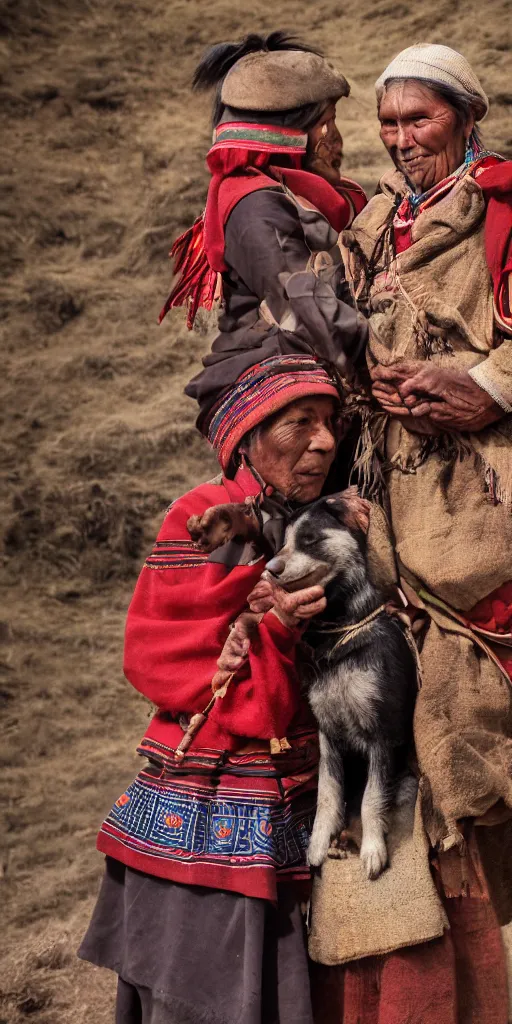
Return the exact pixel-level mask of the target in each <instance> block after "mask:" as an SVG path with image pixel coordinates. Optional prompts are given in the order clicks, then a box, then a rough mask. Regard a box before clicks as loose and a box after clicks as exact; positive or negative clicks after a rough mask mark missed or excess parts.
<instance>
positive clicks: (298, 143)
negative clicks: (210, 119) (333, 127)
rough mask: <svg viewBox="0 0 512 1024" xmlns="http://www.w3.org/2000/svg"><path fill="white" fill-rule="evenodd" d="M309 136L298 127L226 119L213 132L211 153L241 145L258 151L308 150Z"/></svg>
mask: <svg viewBox="0 0 512 1024" xmlns="http://www.w3.org/2000/svg"><path fill="white" fill-rule="evenodd" d="M307 142H308V137H307V135H305V134H304V133H303V132H301V131H299V130H298V129H297V128H280V127H278V126H276V125H272V124H250V123H249V122H247V123H246V122H244V121H226V122H225V124H219V125H218V126H217V127H216V128H215V130H214V133H213V146H212V148H211V150H210V153H214V152H216V151H217V150H218V149H228V148H229V147H230V146H231V147H233V148H235V149H236V148H237V147H240V148H242V149H251V150H256V151H257V152H258V153H265V152H266V153H293V154H299V155H301V154H303V153H305V152H306V146H307Z"/></svg>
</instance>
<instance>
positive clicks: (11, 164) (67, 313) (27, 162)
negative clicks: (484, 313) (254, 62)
mask: <svg viewBox="0 0 512 1024" xmlns="http://www.w3.org/2000/svg"><path fill="white" fill-rule="evenodd" d="M510 15H511V3H510V0H490V2H489V0H488V2H487V3H485V2H484V3H483V4H482V2H481V0H480V2H478V3H477V2H476V0H466V2H465V3H464V4H462V3H461V2H459V0H431V2H430V3H422V4H420V3H416V2H415V0H403V2H402V0H401V2H389V0H345V2H344V3H339V2H337V0H319V2H315V3H310V4H299V3H297V2H291V0H281V2H280V3H279V4H278V5H276V4H271V3H268V2H265V0H254V2H253V4H252V5H247V4H245V3H240V2H238V0H231V2H227V0H168V2H167V3H163V2H162V0H111V2H110V3H105V2H104V0H0V102H1V108H2V110H1V114H0V118H1V129H2V146H1V149H0V191H1V206H0V218H1V219H0V225H1V230H0V296H1V298H0V319H1V327H2V363H1V368H2V373H1V378H0V409H1V418H2V428H3V429H2V437H1V455H2V464H3V469H4V472H3V477H2V480H3V483H2V487H1V489H0V509H1V521H2V534H3V539H2V544H1V549H0V550H1V553H0V559H1V566H2V581H1V587H2V591H1V596H2V612H1V616H0V617H1V622H0V664H1V669H2V675H1V680H2V681H1V683H0V706H1V708H2V751H1V757H2V774H1V782H0V787H1V800H2V806H3V808H4V809H5V820H4V822H3V824H2V827H1V828H0V843H1V852H0V874H1V879H0V902H1V906H2V934H1V938H0V942H1V946H2V957H3V967H2V969H1V970H0V976H1V983H0V986H1V995H0V1024H7V1022H8V1024H20V1022H21V1021H25V1020H27V1019H30V1020H31V1021H33V1022H34V1024H82V1022H85V1021H94V1024H103V1022H105V1024H106V1022H107V1021H110V1020H111V1019H112V1002H113V980H112V979H111V978H110V977H109V976H107V974H106V973H105V974H103V972H101V971H99V970H96V969H94V968H92V967H89V966H88V965H85V964H82V963H79V962H78V961H76V959H75V948H76V946H77V943H78V941H79V938H80V935H81V933H82V931H83V929H84V927H85V924H86V922H87V919H88V916H89V913H90V910H91V907H92V904H93V901H94V895H95V892H96V890H97V886H98V881H99V878H100V874H101V871H102V860H101V857H100V856H99V854H97V853H96V852H95V848H94V840H95V832H96V829H97V826H98V825H99V823H100V821H101V819H102V816H103V815H104V814H105V813H106V812H107V810H108V809H109V807H110V805H111V803H112V802H113V800H114V799H115V798H116V797H117V796H118V794H119V792H120V791H121V790H122V789H123V788H124V786H125V785H126V784H127V782H128V781H129V780H130V779H131V778H132V776H133V775H134V774H135V771H136V770H137V758H136V756H135V754H134V748H135V746H136V743H137V741H138V739H139V738H140V736H141V734H142V732H143V730H144V728H145V725H146V721H147V716H148V713H149V708H148V705H147V704H146V703H145V702H144V701H143V700H142V699H141V698H139V697H138V696H137V695H136V694H135V693H132V692H131V690H130V687H129V686H128V684H127V683H125V681H124V680H123V676H122V672H121V655H122V635H123V625H124V617H125V612H126V607H127V604H128V600H129V597H130V592H131V590H132V587H133V584H134V580H135V578H136V574H137V571H138V567H139V566H140V564H141V561H142V558H143V554H144V552H145V550H146V549H147V548H148V546H149V545H150V544H151V542H152V539H153V536H154V534H155V532H156V530H157V528H158V525H159V522H160V519H161V517H162V515H163V511H164V509H165V507H166V506H167V505H168V503H169V500H170V499H172V498H173V497H174V496H176V495H177V494H179V493H181V492H182V491H183V490H185V489H187V488H188V487H189V486H191V485H193V484H195V483H196V482H198V481H199V480H201V479H202V478H205V477H206V476H207V475H208V474H210V473H211V469H212V459H211V456H210V455H209V453H208V452H207V450H206V448H205V446H204V444H203V442H202V440H201V439H200V438H199V436H196V433H195V429H194V425H193V424H194V408H193V405H192V403H191V402H189V401H188V400H186V399H185V398H184V397H183V394H182V390H183V385H184V384H185V382H186V381H187V379H188V378H189V377H190V376H191V375H192V374H193V372H194V371H195V370H196V368H197V366H198V363H199V359H200V356H201V353H202V351H203V350H204V348H205V338H204V336H201V335H200V334H189V333H188V332H187V331H186V330H185V328H184V325H183V317H182V316H181V315H180V314H177V315H173V316H171V317H169V318H168V319H167V320H166V321H165V323H164V325H163V326H161V327H157V326H156V318H157V314H158V311H159V309H160V306H161V304H162V302H163V299H164V298H165V296H166V293H167V288H168V282H169V276H170V271H169V266H168V263H167V259H166V257H167V252H168V249H169V246H170V243H171V242H172V240H173V239H174V237H175V236H176V235H177V234H178V233H179V232H181V231H182V230H183V229H184V228H185V227H187V226H188V225H189V223H190V222H191V220H192V219H193V218H194V217H195V216H196V215H197V213H198V212H199V211H200V210H201V207H202V204H203V202H204V197H205V191H206V185H207V177H206V173H205V171H204V166H203V164H204V154H205V151H206V149H207V146H208V137H209V127H208V105H207V102H206V101H205V100H204V99H202V98H201V99H198V98H194V97H192V96H191V93H190V90H189V82H190V78H191V73H192V70H193V67H194V62H195V61H196V60H197V58H198V56H199V55H200V53H201V52H202V50H203V49H204V48H205V47H206V46H207V45H208V44H210V43H211V42H213V41H217V40H221V39H226V38H227V39H229V38H236V37H238V36H240V35H242V34H244V33H245V32H246V31H249V30H256V31H258V30H264V31H270V30H272V29H274V28H278V27H285V28H291V29H292V30H294V31H296V32H297V33H298V34H300V35H302V36H303V37H304V38H306V39H311V40H312V41H313V42H314V43H316V44H317V45H319V46H321V47H323V48H324V49H325V51H326V52H327V53H328V55H329V56H330V57H331V58H332V59H333V60H334V61H336V62H337V63H339V64H340V66H341V68H342V69H343V70H344V71H345V72H346V74H347V76H348V77H349V78H350V79H351V80H352V82H353V83H354V87H353V94H352V97H351V98H350V99H349V100H347V101H344V102H343V104H342V105H341V106H340V111H339V120H340V125H341V127H342V131H343V135H344V137H345V149H346V154H347V159H346V162H345V172H346V173H348V174H350V175H352V176H354V177H355V178H357V179H358V180H359V181H360V182H361V183H362V184H363V185H364V186H365V187H367V188H368V189H369V190H370V191H371V190H373V188H374V186H375V184H376V181H377V179H378V176H379V174H380V173H381V171H383V170H384V168H385V166H386V159H385V157H384V155H383V151H382V149H381V147H380V143H379V140H378V137H377V132H376V122H375V117H374V100H373V93H372V83H373V81H374V79H375V77H376V76H377V74H378V73H379V72H380V70H381V69H382V68H383V66H384V65H385V63H387V61H388V59H389V58H390V57H391V56H392V55H393V54H394V53H395V52H397V50H398V49H400V48H401V47H403V46H404V45H407V44H409V43H411V42H414V41H418V40H432V41H438V42H447V43H450V44H452V45H454V46H457V47H459V48H460V49H462V50H463V51H464V52H465V53H466V55H467V56H468V57H469V59H470V60H471V61H472V62H473V63H474V66H475V68H476V69H477V70H478V72H479V74H480V75H481V79H482V82H483V84H484V86H485V87H486V88H487V90H488V92H489V94H490V96H491V99H492V113H491V115H490V116H489V118H488V121H487V122H486V126H485V128H486V138H487V141H488V143H489V145H490V146H491V147H493V148H496V149H499V150H501V152H503V153H506V154H508V155H509V156H512V116H511V110H512V107H511V104H512V93H511V92H510V49H509V41H507V40H506V38H505V33H506V30H507V24H509V23H510Z"/></svg>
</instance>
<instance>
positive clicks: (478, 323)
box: [342, 171, 512, 849]
mask: <svg viewBox="0 0 512 1024" xmlns="http://www.w3.org/2000/svg"><path fill="white" fill-rule="evenodd" d="M381 189H382V194H379V195H377V196H375V197H374V198H373V199H372V200H371V201H370V203H369V204H368V206H367V207H366V209H365V210H364V211H363V212H362V213H361V214H360V215H359V217H358V218H357V219H356V221H355V222H354V224H353V226H352V230H351V231H347V232H344V234H343V239H342V249H343V252H344V258H345V261H346V266H347V271H348V274H349V278H350V280H351V282H352V286H353V289H354V294H355V296H356V298H357V299H358V301H359V302H360V303H362V301H363V299H364V301H365V303H366V309H367V311H369V320H370V341H369V346H368V364H369V365H370V366H372V365H375V364H376V363H380V364H389V363H392V362H395V361H396V360H398V359H415V360H417V359H421V360H425V359H427V358H428V359H431V360H432V362H433V363H436V364H438V365H447V366H450V367H456V368H460V369H464V368H466V369H469V368H472V367H474V366H476V365H477V364H479V363H481V362H482V361H483V360H485V361H486V376H487V377H491V378H492V379H493V381H494V383H495V386H496V388H497V389H498V390H501V391H502V392H504V393H508V394H510V393H512V339H507V338H503V336H500V335H498V334H497V332H496V329H495V324H494V317H493V301H492V288H491V280H490V275H489V271H488V268H487V263H486V257H485V249H484V234H483V233H484V223H485V203H484V199H483V195H482V192H481V190H480V189H479V187H478V184H477V182H476V181H475V180H474V179H473V178H472V177H471V176H470V175H465V176H463V177H462V178H461V179H459V180H458V181H457V183H456V184H455V186H454V187H453V188H452V190H451V191H450V192H449V193H448V195H447V196H445V197H444V198H443V199H441V200H440V201H438V202H437V203H436V204H434V205H432V206H431V207H430V208H427V209H425V210H424V211H423V212H421V214H420V215H419V216H418V218H417V219H416V221H415V223H414V226H413V229H412V232H413V244H412V245H411V246H410V248H409V249H407V250H406V251H405V252H403V253H401V254H400V255H399V256H397V257H394V255H393V252H392V248H391V245H390V230H391V221H392V218H393V213H394V209H395V208H396V206H395V200H396V196H397V193H401V194H403V193H404V192H405V181H404V179H403V177H402V175H401V174H399V173H398V172H397V171H392V172H390V173H389V174H387V175H385V176H384V178H383V179H382V181H381ZM372 427H373V440H374V441H375V442H378V444H379V445H380V454H381V458H382V459H383V461H384V475H385V481H386V487H387V498H386V506H387V512H388V515H389V519H390V522H391V529H392V535H393V543H394V548H395V553H396V558H397V566H398V572H397V575H401V576H402V578H403V579H404V581H406V583H407V584H408V585H409V586H410V587H411V588H412V589H411V591H410V592H411V593H412V594H414V592H416V593H418V592H420V591H422V592H423V595H424V596H425V595H427V599H426V600H424V602H423V603H424V604H425V607H426V608H427V609H428V613H429V618H428V623H427V626H426V628H425V629H424V632H423V637H422V640H421V644H422V649H421V663H422V674H423V685H422V688H421V690H420V691H419V694H418V700H417V707H416V715H415V723H414V736H415V743H416V751H417V756H418V763H419V768H420V772H421V776H422V778H421V792H422V797H423V814H424V820H425V824H426V828H427V832H428V835H429V838H430V841H431V843H432V845H433V846H438V847H439V848H440V849H448V848H450V846H452V845H454V844H455V843H461V841H462V840H461V833H460V829H459V825H458V823H459V822H460V819H463V818H466V817H471V818H473V817H475V818H477V819H479V820H482V818H483V816H484V815H486V813H487V812H489V811H490V809H491V808H494V811H495V812H496V809H497V808H501V809H502V810H503V813H504V815H505V816H506V814H507V813H508V811H507V809H510V808H512V690H511V687H510V683H509V681H507V679H506V676H505V674H504V673H503V672H502V671H500V668H499V664H498V662H497V659H493V656H492V650H489V655H488V654H487V653H485V650H484V648H483V647H482V646H481V643H480V641H481V638H478V637H477V636H476V634H474V633H472V632H471V631H470V630H467V629H464V627H462V626H461V625H460V623H459V622H458V621H457V620H456V619H454V618H453V617H452V616H451V614H450V611H449V609H455V610H456V611H457V612H459V613H464V611H468V610H469V609H471V608H472V607H473V606H474V605H475V604H476V603H477V602H478V601H480V600H481V599H482V598H484V597H485V596H487V595H488V594H489V593H491V592H492V591H493V590H495V589H496V588H497V587H499V586H500V585H501V584H503V583H505V582H507V581H509V580H511V579H512V443H511V442H512V416H510V415H506V416H504V417H503V418H502V419H501V420H499V421H498V422H497V423H496V424H495V425H493V426H491V427H489V428H487V429H485V430H483V431H481V432H480V433H479V434H470V435H459V436H457V435H455V436H454V435H448V434H446V435H443V436H442V437H440V438H438V439H436V440H435V442H433V441H431V439H427V441H425V438H424V437H421V436H420V435H415V434H412V433H410V432H408V431H407V430H406V429H405V428H404V427H403V426H402V425H401V424H400V423H399V422H398V421H391V420H390V419H386V418H383V416H382V414H378V413H376V415H375V417H374V419H373V424H372ZM431 598H434V600H435V599H440V600H441V601H442V602H443V604H444V605H446V606H447V608H448V611H446V609H445V608H444V607H441V606H436V605H435V604H433V603H432V601H431ZM476 641H479V642H476ZM486 644H487V641H486ZM488 646H489V648H492V647H493V646H494V645H492V644H491V645H488ZM494 650H495V651H499V648H497V647H494ZM484 820H485V819H484Z"/></svg>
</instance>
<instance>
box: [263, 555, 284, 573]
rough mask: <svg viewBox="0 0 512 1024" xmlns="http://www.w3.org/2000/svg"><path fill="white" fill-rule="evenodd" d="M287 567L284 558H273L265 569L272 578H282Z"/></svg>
mask: <svg viewBox="0 0 512 1024" xmlns="http://www.w3.org/2000/svg"><path fill="white" fill-rule="evenodd" d="M285 565H286V562H285V560H284V558H279V557H276V558H271V559H270V562H267V564H266V566H265V568H266V569H268V571H269V572H271V573H272V576H280V575H281V573H282V572H283V571H284V567H285Z"/></svg>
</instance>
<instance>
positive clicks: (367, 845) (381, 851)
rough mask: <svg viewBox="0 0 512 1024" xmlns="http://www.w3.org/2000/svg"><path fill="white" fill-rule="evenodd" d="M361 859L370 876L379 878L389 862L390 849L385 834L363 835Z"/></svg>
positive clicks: (366, 872) (365, 870)
mask: <svg viewBox="0 0 512 1024" xmlns="http://www.w3.org/2000/svg"><path fill="white" fill-rule="evenodd" d="M360 856H361V861H362V863H363V868H364V872H365V874H366V876H367V877H368V878H372V879H373V878H378V877H379V875H380V874H382V872H383V871H384V868H385V867H386V865H387V863H388V850H387V846H386V840H385V838H384V836H383V835H373V836H371V838H365V837H364V836H363V842H362V845H361V854H360Z"/></svg>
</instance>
